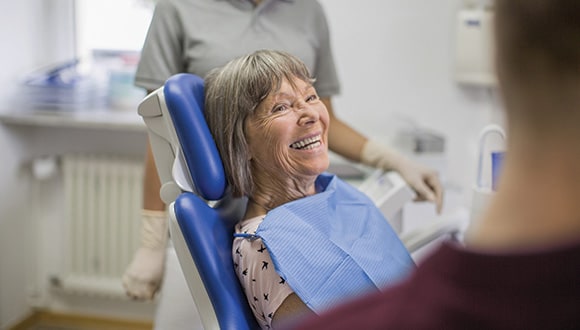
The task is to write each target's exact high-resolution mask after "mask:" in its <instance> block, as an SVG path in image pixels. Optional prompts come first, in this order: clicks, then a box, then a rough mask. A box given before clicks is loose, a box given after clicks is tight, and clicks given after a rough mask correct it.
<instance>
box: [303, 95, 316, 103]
mask: <svg viewBox="0 0 580 330" xmlns="http://www.w3.org/2000/svg"><path fill="white" fill-rule="evenodd" d="M316 100H318V95H316V94H312V95H310V96H308V97H307V98H306V102H312V101H316Z"/></svg>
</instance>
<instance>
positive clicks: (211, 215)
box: [139, 74, 258, 329]
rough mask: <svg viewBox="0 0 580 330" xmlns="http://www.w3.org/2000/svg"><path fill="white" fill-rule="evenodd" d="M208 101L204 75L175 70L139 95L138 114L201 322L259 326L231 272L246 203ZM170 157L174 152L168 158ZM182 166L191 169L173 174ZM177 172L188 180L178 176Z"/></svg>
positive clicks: (220, 326)
mask: <svg viewBox="0 0 580 330" xmlns="http://www.w3.org/2000/svg"><path fill="white" fill-rule="evenodd" d="M203 104H204V89H203V80H202V79H201V78H200V77H198V76H195V75H192V74H177V75H175V76H173V77H171V78H170V79H168V80H167V81H166V83H165V85H164V86H163V87H162V88H160V89H158V90H157V91H155V92H154V93H152V94H151V95H149V96H148V97H147V98H146V99H145V100H143V101H142V102H141V104H140V106H139V114H140V115H141V116H143V119H144V121H145V123H146V124H147V127H148V130H149V137H150V140H151V145H152V149H153V153H154V155H155V161H156V166H157V168H158V172H159V176H160V178H161V181H162V185H163V186H165V187H171V189H166V190H167V191H169V190H171V194H165V199H164V200H165V201H166V202H170V203H171V204H170V205H169V209H168V210H169V214H170V232H171V237H172V240H173V242H174V245H175V248H176V252H177V255H178V259H179V262H180V264H181V266H182V269H183V271H184V274H185V276H186V280H187V282H188V286H189V288H190V291H191V294H192V296H193V298H194V301H195V303H196V306H197V308H198V311H199V314H200V316H201V319H202V322H203V325H204V328H205V329H254V328H258V326H257V323H256V321H255V319H254V316H253V314H252V312H251V310H250V308H249V305H248V303H247V300H246V296H245V295H244V293H243V291H242V289H241V286H240V284H239V281H238V279H237V277H236V274H235V272H234V268H233V261H232V254H231V248H232V239H233V231H234V225H235V223H236V222H237V221H238V220H239V219H240V218H241V216H242V215H243V212H244V210H245V204H246V203H245V200H243V199H234V198H231V197H230V196H229V195H228V193H227V183H226V178H225V174H224V169H223V165H222V162H221V158H220V156H219V153H218V151H217V148H216V146H215V142H214V140H213V138H212V136H211V134H210V132H209V129H208V127H207V124H206V122H205V119H204V116H203ZM158 155H159V157H158ZM167 157H172V158H171V162H168V161H167ZM180 171H184V172H186V173H176V172H180ZM180 176H181V177H183V178H185V179H184V180H185V181H191V182H189V184H187V183H185V184H183V183H179V182H176V181H180V180H181V179H175V178H176V177H180ZM176 187H179V190H180V192H179V193H178V194H175V189H176ZM187 187H191V188H192V189H188V188H187ZM188 190H190V191H188ZM162 195H163V188H162ZM173 195H176V197H175V200H174V202H172V198H173V197H172V196H173Z"/></svg>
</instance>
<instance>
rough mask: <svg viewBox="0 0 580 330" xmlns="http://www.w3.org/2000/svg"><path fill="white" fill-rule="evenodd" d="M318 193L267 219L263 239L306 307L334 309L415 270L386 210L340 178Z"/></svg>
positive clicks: (321, 184)
mask: <svg viewBox="0 0 580 330" xmlns="http://www.w3.org/2000/svg"><path fill="white" fill-rule="evenodd" d="M316 188H317V189H316V191H318V193H317V194H314V195H312V196H308V197H305V198H301V199H299V200H296V201H292V202H290V203H286V204H284V205H282V206H279V207H277V208H275V209H273V210H271V211H270V212H268V214H267V215H266V217H265V218H264V220H263V221H262V223H261V224H260V225H259V227H258V229H257V231H256V234H255V235H256V236H258V237H260V238H261V239H262V241H263V242H264V244H265V245H266V247H267V248H268V251H269V252H270V255H271V257H272V261H273V262H274V266H275V267H276V270H277V271H278V273H279V274H280V275H281V276H282V277H283V278H284V279H285V280H286V281H287V282H288V284H289V285H290V287H291V288H292V289H293V290H294V292H295V293H296V294H297V295H298V296H299V297H300V298H301V299H302V301H303V302H304V303H306V305H307V306H308V307H309V308H310V309H312V310H313V311H314V312H316V313H320V312H322V311H324V310H325V309H327V308H329V307H331V306H332V305H334V304H336V303H339V302H341V301H343V300H344V299H349V298H352V297H354V296H356V295H360V294H363V293H365V292H368V291H371V290H377V289H380V288H384V287H385V286H387V285H390V284H393V283H394V282H396V281H398V280H400V279H401V278H402V277H404V276H405V275H407V274H408V273H409V272H410V271H411V270H412V269H413V268H414V266H415V264H414V262H413V260H412V259H411V256H410V255H409V252H408V251H407V249H406V248H405V246H404V245H403V243H402V242H401V241H400V239H399V237H398V236H397V234H396V233H395V232H394V231H393V229H392V228H391V226H390V225H389V224H388V222H387V220H386V219H385V217H384V216H383V215H382V213H381V212H380V210H379V209H378V208H377V207H375V205H374V204H373V202H372V201H371V200H370V199H369V198H368V197H367V196H366V195H365V194H364V193H362V192H361V191H359V190H357V189H356V188H354V187H352V186H350V185H349V184H347V183H345V182H343V181H342V180H340V179H339V178H337V177H336V176H334V175H329V174H322V175H320V176H319V177H318V178H317V180H316Z"/></svg>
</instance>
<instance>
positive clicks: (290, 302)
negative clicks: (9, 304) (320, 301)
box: [272, 293, 314, 329]
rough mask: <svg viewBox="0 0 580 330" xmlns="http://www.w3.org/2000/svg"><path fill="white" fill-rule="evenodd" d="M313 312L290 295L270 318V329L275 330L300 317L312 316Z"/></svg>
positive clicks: (298, 299) (297, 298) (294, 295)
mask: <svg viewBox="0 0 580 330" xmlns="http://www.w3.org/2000/svg"><path fill="white" fill-rule="evenodd" d="M313 314H314V312H312V310H310V308H308V306H306V304H305V303H304V302H303V301H302V300H301V299H300V298H299V297H298V296H297V295H296V294H295V293H292V294H290V295H289V296H288V297H286V299H285V300H284V302H283V303H282V305H280V307H278V309H277V310H276V313H274V317H273V318H272V328H273V329H277V328H279V327H284V325H287V324H289V323H290V322H292V321H294V320H297V319H299V318H301V317H307V316H309V315H313Z"/></svg>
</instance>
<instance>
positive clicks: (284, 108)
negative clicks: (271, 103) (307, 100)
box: [272, 104, 288, 112]
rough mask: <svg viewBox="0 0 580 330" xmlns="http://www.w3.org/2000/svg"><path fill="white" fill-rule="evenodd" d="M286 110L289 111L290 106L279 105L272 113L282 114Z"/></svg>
mask: <svg viewBox="0 0 580 330" xmlns="http://www.w3.org/2000/svg"><path fill="white" fill-rule="evenodd" d="M286 109H288V106H287V105H286V104H278V105H276V106H275V107H274V108H273V109H272V112H280V111H284V110H286Z"/></svg>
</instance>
